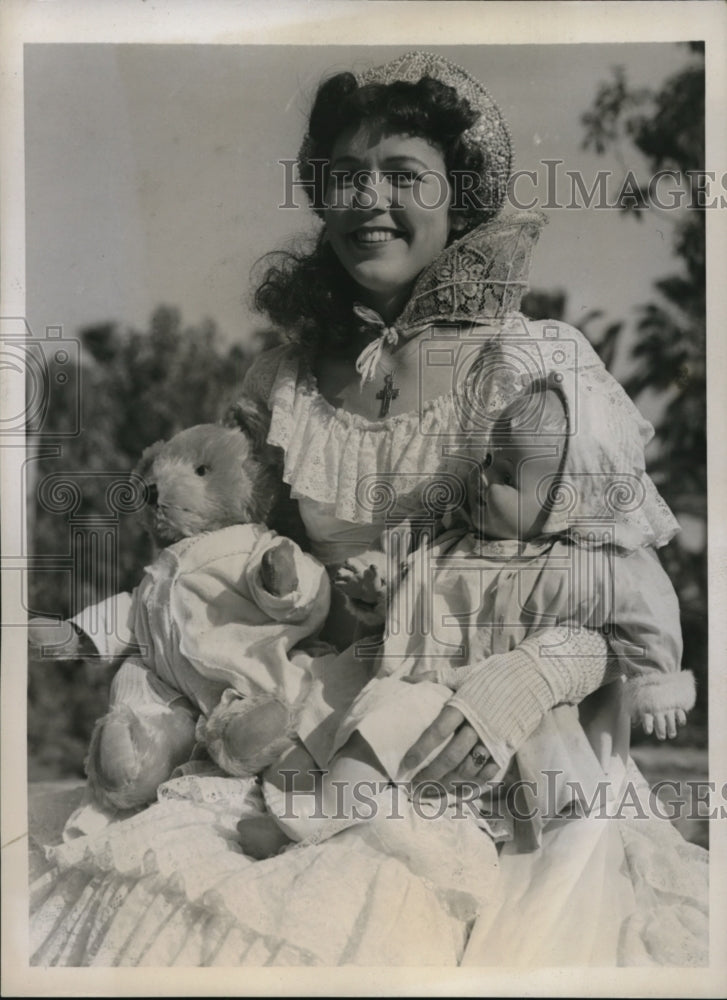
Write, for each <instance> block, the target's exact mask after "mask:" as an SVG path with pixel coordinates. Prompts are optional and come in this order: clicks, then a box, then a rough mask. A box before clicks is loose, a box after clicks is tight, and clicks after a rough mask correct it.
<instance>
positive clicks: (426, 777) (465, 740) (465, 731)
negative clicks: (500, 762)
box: [416, 725, 479, 781]
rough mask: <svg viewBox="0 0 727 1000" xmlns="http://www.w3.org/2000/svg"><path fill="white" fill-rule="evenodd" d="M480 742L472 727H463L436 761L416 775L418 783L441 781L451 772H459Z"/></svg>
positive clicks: (438, 755)
mask: <svg viewBox="0 0 727 1000" xmlns="http://www.w3.org/2000/svg"><path fill="white" fill-rule="evenodd" d="M478 742H479V736H478V735H477V733H476V732H475V731H474V729H473V728H472V726H469V725H463V726H461V727H460V728H459V729H458V730H457V732H456V733H455V734H454V736H453V737H452V739H451V740H450V741H449V743H448V744H447V745H446V746H445V747H444V748H443V749H442V750H441V751H440V752H439V753H438V754H437V756H436V757H435V758H434V760H432V761H430V762H429V763H428V764H427V766H426V767H425V768H424V770H422V771H420V772H419V774H417V775H416V781H441V780H442V778H444V776H445V775H448V774H449V773H450V772H451V771H455V770H459V768H461V767H462V765H463V764H464V763H465V761H466V760H467V758H468V757H469V754H470V752H471V750H472V748H473V747H474V746H475V744H477V743H478Z"/></svg>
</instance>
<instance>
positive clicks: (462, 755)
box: [403, 705, 499, 795]
mask: <svg viewBox="0 0 727 1000" xmlns="http://www.w3.org/2000/svg"><path fill="white" fill-rule="evenodd" d="M448 737H451V739H450V740H449V742H448V743H447V745H446V746H445V747H444V748H443V749H442V750H441V751H440V752H439V753H438V754H437V756H436V757H435V758H434V760H431V761H430V762H429V763H428V764H427V766H426V767H425V768H424V769H423V770H422V771H419V772H418V773H417V774H416V775H415V777H414V779H413V783H414V785H415V786H416V785H421V784H422V783H424V782H433V783H436V784H438V785H441V787H442V790H443V791H448V792H455V791H456V790H457V788H456V786H457V784H460V785H461V784H463V783H466V787H467V788H468V789H471V788H472V785H473V784H475V785H479V787H480V792H484V791H486V786H487V783H488V782H489V781H491V780H492V779H493V778H494V776H495V774H496V773H497V772H498V770H499V767H498V765H497V764H496V763H495V761H493V760H492V758H491V757H490V756H489V754H488V753H487V748H486V747H485V746H483V744H482V742H481V741H480V738H479V736H478V735H477V733H476V732H475V731H474V729H473V728H472V726H471V725H470V724H469V723H468V722H467V721H466V719H465V717H464V715H463V714H462V713H461V712H460V711H459V709H457V708H453V707H452V706H450V705H445V706H444V708H443V709H442V711H441V712H440V713H439V715H438V716H437V718H436V719H435V720H434V722H433V723H432V724H431V725H430V726H429V727H428V728H427V729H425V730H424V732H423V733H422V735H421V736H420V737H419V739H418V740H417V741H416V743H415V744H414V745H413V746H412V747H411V749H410V750H409V751H408V753H407V754H406V756H405V758H404V761H403V763H404V767H405V768H406V769H407V770H414V769H415V768H416V767H418V766H419V764H421V762H422V761H423V760H426V758H427V757H428V756H429V754H430V753H431V752H432V751H433V750H434V749H435V747H437V746H439V745H440V744H441V743H442V741H443V740H446V739H447V738H448ZM432 795H434V789H433V790H432Z"/></svg>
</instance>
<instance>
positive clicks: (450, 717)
mask: <svg viewBox="0 0 727 1000" xmlns="http://www.w3.org/2000/svg"><path fill="white" fill-rule="evenodd" d="M463 722H464V715H462V713H461V712H460V711H459V710H458V709H456V708H452V707H451V706H449V705H445V706H444V708H443V709H442V711H441V712H440V713H439V715H438V716H437V718H436V719H435V720H434V722H433V723H432V724H431V725H430V726H428V727H427V728H426V729H425V730H424V732H423V733H422V735H421V736H420V737H419V739H418V740H417V741H416V743H415V744H414V745H413V746H412V747H411V748H410V749H409V751H408V752H407V754H406V756H405V757H404V760H403V762H402V763H403V765H404V767H405V768H406V770H407V771H412V770H414V769H415V768H417V767H419V765H420V764H421V763H422V761H424V760H426V759H427V757H428V756H429V755H430V754H431V752H432V751H433V750H435V749H436V748H437V747H438V746H439V745H440V744H441V743H443V742H444V740H446V739H447V738H448V737H449V736H451V735H452V734H453V733H454V732H455V730H457V729H458V728H459V727H460V726H461V725H462V723H463Z"/></svg>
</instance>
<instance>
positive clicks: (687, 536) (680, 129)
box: [582, 42, 707, 718]
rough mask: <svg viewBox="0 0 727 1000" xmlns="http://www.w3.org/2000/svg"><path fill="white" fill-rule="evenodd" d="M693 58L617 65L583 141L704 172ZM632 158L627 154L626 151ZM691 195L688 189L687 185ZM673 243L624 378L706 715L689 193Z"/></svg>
mask: <svg viewBox="0 0 727 1000" xmlns="http://www.w3.org/2000/svg"><path fill="white" fill-rule="evenodd" d="M688 49H689V53H690V58H689V61H688V63H687V65H685V67H684V68H683V69H681V70H680V71H679V72H676V73H674V74H673V75H672V76H670V77H669V78H668V79H667V80H666V81H665V82H664V83H663V85H662V86H661V88H660V89H659V90H657V91H652V90H648V89H641V90H635V89H633V88H631V87H629V84H628V80H627V78H626V75H625V73H624V71H623V70H622V69H621V68H616V69H614V71H613V76H612V79H611V80H609V81H607V82H604V83H602V84H601V85H600V86H599V88H598V92H597V94H596V97H595V99H594V101H593V104H592V106H591V108H590V109H589V110H588V111H587V112H586V113H585V114H584V115H583V117H582V122H583V125H584V129H585V134H584V147H585V148H590V149H593V150H595V151H596V152H598V153H604V152H605V151H606V150H611V151H617V152H618V153H619V154H620V157H621V159H622V160H625V159H626V158H627V156H626V155H625V154H624V147H626V148H630V149H631V150H634V149H635V150H637V151H638V153H639V154H641V156H642V157H643V158H644V161H645V163H646V166H647V168H648V170H649V172H650V176H651V177H653V176H654V174H656V173H657V172H658V171H662V170H673V171H675V172H676V173H677V174H678V176H679V177H681V178H689V177H690V173H689V172H690V171H702V170H704V148H705V143H704V46H703V44H702V43H701V42H690V43H688ZM631 158H633V155H632V156H631ZM692 194H693V192H692ZM640 196H641V197H640V198H639V199H634V198H628V199H624V202H623V204H622V205H621V206H620V207H621V210H622V211H623V212H624V214H625V215H627V216H628V218H629V219H631V220H635V222H636V223H637V222H638V221H640V220H641V218H642V212H641V211H637V210H636V209H637V202H638V201H641V202H642V203H643V204H647V205H648V204H649V183H648V179H646V180H645V181H644V183H642V184H641V185H640ZM673 216H674V218H673V237H672V240H673V243H672V245H673V251H674V255H675V258H676V259H677V261H678V264H679V268H678V270H675V272H674V273H673V274H669V275H666V276H665V277H664V278H662V279H661V280H659V281H657V282H656V283H655V287H654V291H655V293H656V295H655V297H654V298H653V299H652V300H651V301H648V302H645V303H644V304H643V305H642V306H641V307H640V309H639V310H638V314H637V320H636V325H635V333H636V339H635V343H634V344H633V345H632V346H630V347H629V349H628V355H629V360H630V362H631V371H630V374H629V375H628V376H627V377H626V378H625V379H624V386H625V388H626V390H627V392H629V394H630V395H631V396H632V398H633V399H634V400H636V401H637V402H638V400H639V398H640V397H641V396H642V395H644V394H645V393H658V394H659V396H660V398H661V400H662V403H663V408H662V413H661V417H660V419H659V420H658V421H657V422H656V428H655V429H656V440H657V444H658V448H657V452H656V455H655V456H654V458H653V459H652V460H651V462H650V472H651V474H652V476H653V478H654V480H655V481H656V483H657V485H658V487H659V489H660V491H661V493H662V495H663V496H664V498H665V499H666V501H667V502H668V503H669V505H670V506H671V508H672V509H673V511H674V513H675V514H676V516H677V518H678V519H679V520H680V521H681V522H682V524H683V525H684V527H685V529H686V528H689V529H690V530H689V531H686V530H685V531H684V533H683V535H682V536H677V539H675V542H674V543H672V544H671V545H670V546H668V547H667V548H666V549H665V550H663V552H662V553H661V554H662V557H663V559H664V562H665V565H666V568H667V570H668V571H669V573H670V575H671V578H672V581H673V582H674V584H675V586H676V588H677V592H678V594H679V598H680V604H681V609H682V627H683V631H684V640H685V655H684V659H685V665H686V666H688V667H690V668H691V669H693V670H694V671H695V673H696V675H697V677H698V679H699V680H701V681H702V683H701V684H700V697H699V702H698V708H699V710H700V714H701V715H702V716H703V717H705V718H706V687H707V685H706V679H707V674H706V668H707V559H706V517H707V507H706V491H707V435H706V335H705V308H706V269H705V211H704V210H703V209H699V208H698V207H697V205H696V203H695V201H694V198H693V197H692V195H691V194H690V193H689V192H687V204H686V206H685V207H684V208H682V209H681V210H680V211H676V210H675V211H674V213H673ZM626 333H627V331H626V328H625V326H624V324H623V323H622V322H621V321H619V322H617V323H612V324H610V325H609V327H608V328H607V330H606V334H605V336H604V337H602V338H601V340H600V341H599V344H598V345H597V346H598V347H599V349H600V351H601V354H602V357H604V361H605V362H606V363H607V364H608V363H612V361H613V357H614V354H615V347H616V344H617V342H618V341H619V340H621V339H622V338H623V337H624V336H625V335H626Z"/></svg>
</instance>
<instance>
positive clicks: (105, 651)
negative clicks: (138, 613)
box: [70, 591, 135, 661]
mask: <svg viewBox="0 0 727 1000" xmlns="http://www.w3.org/2000/svg"><path fill="white" fill-rule="evenodd" d="M133 602H134V595H133V594H131V593H128V592H126V591H124V592H122V593H119V594H113V595H112V596H111V597H106V598H104V599H103V600H102V601H99V602H98V604H91V605H89V606H88V607H87V608H84V609H83V611H79V613H78V614H77V615H74V617H73V618H71V619H70V621H71V622H72V623H73V624H74V625H76V626H77V627H78V628H79V629H81V631H82V632H83V633H84V635H86V636H87V637H88V638H89V639H90V640H91V642H92V643H93V646H94V649H95V651H96V654H97V655H98V657H100V658H101V659H102V660H108V661H114V660H117V659H119V658H120V657H123V656H125V655H127V653H129V652H130V651H131V649H132V648H134V646H135V643H134V632H133V624H132V623H133V610H134V603H133Z"/></svg>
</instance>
